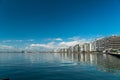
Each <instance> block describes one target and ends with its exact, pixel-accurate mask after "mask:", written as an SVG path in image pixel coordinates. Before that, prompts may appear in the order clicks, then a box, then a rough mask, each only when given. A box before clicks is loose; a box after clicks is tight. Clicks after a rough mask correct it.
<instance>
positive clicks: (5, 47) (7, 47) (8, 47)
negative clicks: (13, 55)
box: [0, 45, 14, 49]
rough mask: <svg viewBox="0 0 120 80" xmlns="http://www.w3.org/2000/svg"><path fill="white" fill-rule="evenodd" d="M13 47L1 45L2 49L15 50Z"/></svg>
mask: <svg viewBox="0 0 120 80" xmlns="http://www.w3.org/2000/svg"><path fill="white" fill-rule="evenodd" d="M13 48H14V47H13V46H8V45H0V49H13Z"/></svg>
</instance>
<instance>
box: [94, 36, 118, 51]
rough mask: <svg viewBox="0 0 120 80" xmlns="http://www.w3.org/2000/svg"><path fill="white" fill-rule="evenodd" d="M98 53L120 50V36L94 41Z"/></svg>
mask: <svg viewBox="0 0 120 80" xmlns="http://www.w3.org/2000/svg"><path fill="white" fill-rule="evenodd" d="M94 43H95V50H96V51H104V50H108V49H120V36H115V35H113V36H110V37H105V38H102V39H98V40H95V41H94Z"/></svg>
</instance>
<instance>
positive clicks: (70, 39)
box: [0, 0, 120, 49]
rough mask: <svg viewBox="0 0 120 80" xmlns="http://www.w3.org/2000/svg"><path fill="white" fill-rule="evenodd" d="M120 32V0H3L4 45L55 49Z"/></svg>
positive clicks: (0, 30) (0, 37) (0, 39)
mask: <svg viewBox="0 0 120 80" xmlns="http://www.w3.org/2000/svg"><path fill="white" fill-rule="evenodd" d="M113 34H115V35H120V0H0V49H13V48H22V49H23V48H24V49H31V48H32V49H54V48H56V47H57V48H60V47H68V46H71V45H75V44H77V43H80V44H82V43H84V42H90V41H92V40H94V39H96V38H101V37H104V36H110V35H113Z"/></svg>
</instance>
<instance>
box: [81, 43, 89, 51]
mask: <svg viewBox="0 0 120 80" xmlns="http://www.w3.org/2000/svg"><path fill="white" fill-rule="evenodd" d="M82 47H83V51H85V52H88V51H90V43H84V44H83V46H82Z"/></svg>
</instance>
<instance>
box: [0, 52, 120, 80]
mask: <svg viewBox="0 0 120 80" xmlns="http://www.w3.org/2000/svg"><path fill="white" fill-rule="evenodd" d="M6 77H8V78H10V80H119V79H120V59H119V58H117V57H114V56H111V55H106V54H100V53H99V54H94V53H92V54H90V53H85V54H84V53H81V54H67V53H61V54H60V53H59V54H55V53H24V54H22V53H0V78H6Z"/></svg>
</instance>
